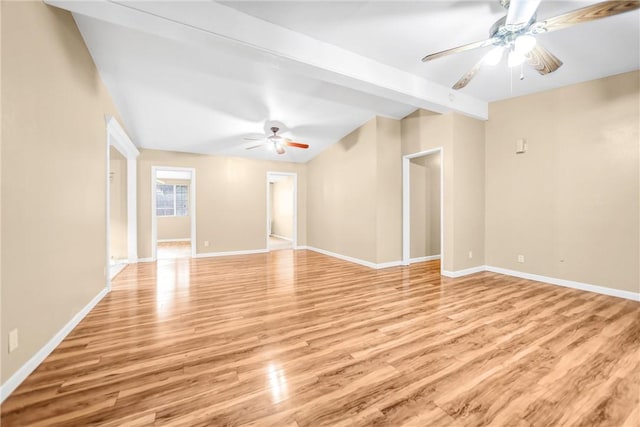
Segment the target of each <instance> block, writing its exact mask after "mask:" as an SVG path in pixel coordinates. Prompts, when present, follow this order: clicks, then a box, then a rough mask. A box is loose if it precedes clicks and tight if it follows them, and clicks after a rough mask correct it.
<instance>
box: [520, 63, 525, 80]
mask: <svg viewBox="0 0 640 427" xmlns="http://www.w3.org/2000/svg"><path fill="white" fill-rule="evenodd" d="M520 80H524V64H520Z"/></svg>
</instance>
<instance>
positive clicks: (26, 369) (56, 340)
mask: <svg viewBox="0 0 640 427" xmlns="http://www.w3.org/2000/svg"><path fill="white" fill-rule="evenodd" d="M107 293H109V291H108V290H107V288H103V289H102V290H101V291H100V292H99V293H98V295H96V296H95V297H93V299H92V300H91V301H89V303H88V304H87V305H86V306H84V308H83V309H82V310H80V311H79V312H78V313H77V314H76V315H75V316H73V318H72V319H71V320H69V322H68V323H67V324H66V325H64V326H63V327H62V329H60V330H59V331H58V333H56V334H55V335H54V336H53V338H51V339H50V340H49V342H48V343H46V344H45V345H44V347H42V348H41V349H40V350H39V351H38V352H37V353H36V354H34V355H33V357H31V359H29V360H28V361H27V363H25V364H24V365H22V366H21V367H20V369H18V370H17V371H16V372H15V373H14V374H13V375H11V377H10V378H9V379H8V380H7V381H5V383H4V384H2V386H0V403H2V402H4V400H5V399H6V398H7V397H9V395H10V394H11V393H13V391H14V390H15V389H16V388H18V386H19V385H20V384H21V383H22V382H23V381H24V380H25V379H26V378H27V377H28V376H29V375H30V374H31V373H32V372H33V371H34V370H35V369H36V368H37V367H38V366H39V365H40V364H41V363H42V362H43V361H44V359H46V358H47V356H48V355H49V354H51V352H52V351H53V350H55V348H56V347H57V346H58V345H59V344H60V343H61V342H62V340H63V339H64V338H65V337H66V336H67V335H69V332H71V331H72V330H73V328H75V327H76V326H77V325H78V323H80V321H81V320H82V319H84V317H85V316H86V315H87V314H88V313H89V312H90V311H91V310H92V309H93V307H95V306H96V304H98V303H99V302H100V300H101V299H102V298H104V296H105V295H107Z"/></svg>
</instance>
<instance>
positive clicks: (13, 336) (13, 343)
mask: <svg viewBox="0 0 640 427" xmlns="http://www.w3.org/2000/svg"><path fill="white" fill-rule="evenodd" d="M17 348H18V330H17V329H14V330H12V331H11V332H9V353H11V352H12V351H14V350H15V349H17Z"/></svg>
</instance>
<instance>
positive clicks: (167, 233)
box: [156, 179, 191, 240]
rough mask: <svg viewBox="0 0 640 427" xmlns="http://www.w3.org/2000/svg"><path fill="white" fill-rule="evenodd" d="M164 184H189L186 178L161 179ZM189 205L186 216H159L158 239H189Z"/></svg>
mask: <svg viewBox="0 0 640 427" xmlns="http://www.w3.org/2000/svg"><path fill="white" fill-rule="evenodd" d="M162 182H164V183H165V184H176V185H187V186H188V185H191V181H189V180H187V179H163V180H162ZM190 209H191V206H189V215H187V216H159V217H157V218H156V220H157V225H158V235H157V238H158V240H189V239H191V211H190Z"/></svg>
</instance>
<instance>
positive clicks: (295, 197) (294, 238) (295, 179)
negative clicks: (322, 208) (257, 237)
mask: <svg viewBox="0 0 640 427" xmlns="http://www.w3.org/2000/svg"><path fill="white" fill-rule="evenodd" d="M272 175H275V176H291V177H293V230H291V233H292V236H291V238H290V239H287V238H286V237H281V236H277V235H275V234H273V236H276V237H280V238H281V239H286V240H289V241H290V242H292V244H293V247H296V246H297V243H298V174H297V173H296V172H274V171H267V184H266V185H267V186H266V188H267V215H266V216H267V229H266V239H265V240H266V244H265V247H266V248H267V250H268V249H269V235H270V234H271V187H270V186H269V184H270V183H269V177H270V176H272Z"/></svg>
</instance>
